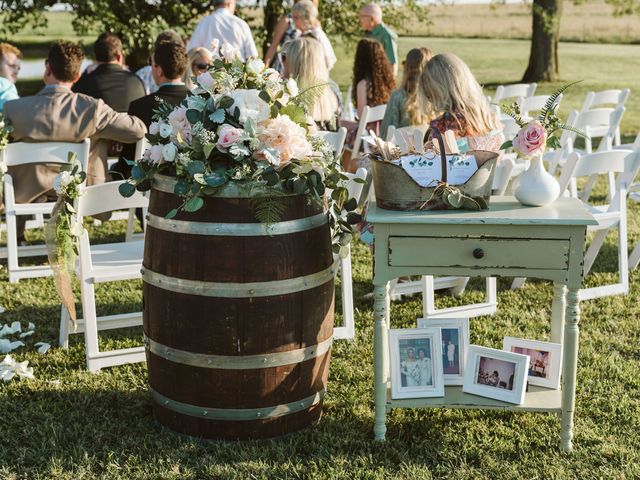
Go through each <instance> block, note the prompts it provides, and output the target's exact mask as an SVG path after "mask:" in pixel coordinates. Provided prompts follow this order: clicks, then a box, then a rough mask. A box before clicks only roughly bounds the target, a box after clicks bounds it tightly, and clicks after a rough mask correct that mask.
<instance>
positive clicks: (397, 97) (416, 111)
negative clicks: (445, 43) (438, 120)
mask: <svg viewBox="0 0 640 480" xmlns="http://www.w3.org/2000/svg"><path fill="white" fill-rule="evenodd" d="M431 56H432V53H431V50H429V49H428V48H424V47H423V48H412V49H411V50H409V53H407V58H406V60H405V61H404V62H403V64H402V65H403V73H402V86H401V87H400V88H398V89H397V90H394V91H393V92H392V93H391V97H390V98H389V103H387V109H386V110H385V112H384V118H383V119H382V125H381V126H380V136H381V137H382V138H383V139H385V140H386V139H387V130H388V129H389V125H393V126H394V127H396V128H401V127H409V126H412V125H424V124H426V123H427V122H428V119H427V118H426V117H425V115H424V111H423V110H422V107H421V105H419V103H418V79H419V78H420V74H421V73H422V69H423V68H424V66H425V65H426V63H427V62H428V61H429V59H430V58H431Z"/></svg>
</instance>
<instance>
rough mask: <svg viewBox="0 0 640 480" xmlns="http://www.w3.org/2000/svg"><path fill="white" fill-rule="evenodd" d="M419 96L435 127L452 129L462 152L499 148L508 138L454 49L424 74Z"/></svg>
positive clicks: (434, 61) (427, 67) (428, 67)
mask: <svg viewBox="0 0 640 480" xmlns="http://www.w3.org/2000/svg"><path fill="white" fill-rule="evenodd" d="M418 91H419V97H420V101H421V103H422V105H423V108H424V111H425V112H426V114H427V115H428V116H429V118H431V119H432V120H431V123H430V125H431V128H437V129H438V130H439V131H440V133H444V132H445V131H447V130H452V131H453V133H454V134H455V136H456V140H457V142H458V147H459V149H460V151H461V152H465V151H467V150H487V151H492V152H497V151H499V150H500V145H502V143H503V142H504V135H503V133H502V125H501V123H500V120H499V119H498V116H497V115H496V114H495V113H494V112H493V111H492V110H491V109H490V107H489V103H488V102H487V99H486V97H485V96H484V94H483V93H482V87H481V86H480V85H479V84H478V82H477V80H476V79H475V77H474V76H473V74H472V73H471V70H469V67H468V66H467V65H466V64H465V63H464V62H463V61H462V60H461V59H460V58H459V57H457V56H456V55H454V54H452V53H445V54H439V55H436V56H435V57H433V58H432V59H431V60H429V62H428V63H427V65H426V67H425V69H424V71H423V72H422V75H421V76H420V88H419V89H418Z"/></svg>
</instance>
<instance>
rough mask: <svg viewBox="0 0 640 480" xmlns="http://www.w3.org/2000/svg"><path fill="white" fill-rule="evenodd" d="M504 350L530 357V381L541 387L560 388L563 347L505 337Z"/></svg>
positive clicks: (555, 344)
mask: <svg viewBox="0 0 640 480" xmlns="http://www.w3.org/2000/svg"><path fill="white" fill-rule="evenodd" d="M502 349H503V350H506V351H507V352H513V353H520V354H522V355H529V371H528V375H529V377H528V381H529V383H530V384H531V385H539V386H540V387H547V388H553V389H555V390H557V389H559V388H560V366H561V365H562V345H560V344H559V343H551V342H540V341H538V340H525V339H523V338H515V337H504V344H503V348H502Z"/></svg>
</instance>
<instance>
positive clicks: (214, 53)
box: [209, 38, 220, 58]
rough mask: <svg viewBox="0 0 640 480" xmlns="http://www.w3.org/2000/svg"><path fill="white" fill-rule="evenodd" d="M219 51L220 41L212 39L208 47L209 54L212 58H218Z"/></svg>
mask: <svg viewBox="0 0 640 480" xmlns="http://www.w3.org/2000/svg"><path fill="white" fill-rule="evenodd" d="M219 49H220V40H218V39H217V38H214V39H213V40H211V45H209V51H210V52H211V57H212V58H220V54H219V53H218V50H219Z"/></svg>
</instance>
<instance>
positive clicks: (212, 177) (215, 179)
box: [204, 172, 227, 187]
mask: <svg viewBox="0 0 640 480" xmlns="http://www.w3.org/2000/svg"><path fill="white" fill-rule="evenodd" d="M204 181H205V183H206V184H207V185H209V186H210V187H219V186H221V185H224V184H225V183H226V182H227V177H226V176H225V175H223V174H221V173H217V172H213V173H208V174H206V175H205V176H204Z"/></svg>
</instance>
